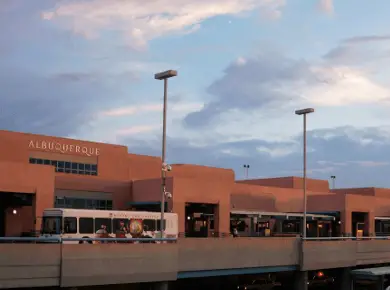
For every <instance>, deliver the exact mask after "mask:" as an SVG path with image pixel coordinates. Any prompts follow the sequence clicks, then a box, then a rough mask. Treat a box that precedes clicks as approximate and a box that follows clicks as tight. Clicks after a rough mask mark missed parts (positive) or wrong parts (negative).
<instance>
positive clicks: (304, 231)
mask: <svg viewBox="0 0 390 290" xmlns="http://www.w3.org/2000/svg"><path fill="white" fill-rule="evenodd" d="M310 113H314V109H313V108H306V109H301V110H296V111H295V114H296V115H299V116H302V115H303V225H302V237H303V238H304V239H305V238H306V224H307V216H306V215H307V195H306V115H307V114H310Z"/></svg>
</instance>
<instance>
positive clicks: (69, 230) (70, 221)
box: [64, 217, 77, 234]
mask: <svg viewBox="0 0 390 290" xmlns="http://www.w3.org/2000/svg"><path fill="white" fill-rule="evenodd" d="M64 232H65V233H66V234H77V218H75V217H66V218H64Z"/></svg>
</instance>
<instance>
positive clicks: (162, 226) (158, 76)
mask: <svg viewBox="0 0 390 290" xmlns="http://www.w3.org/2000/svg"><path fill="white" fill-rule="evenodd" d="M175 76H177V71H175V70H167V71H164V72H160V73H156V74H155V75H154V78H155V79H156V80H164V107H163V135H162V150H161V162H162V164H161V221H160V231H161V238H163V237H164V231H165V224H164V212H165V195H166V194H167V191H166V175H167V171H170V170H171V167H170V166H169V165H167V164H166V163H165V155H166V143H167V97H168V79H169V78H172V77H175Z"/></svg>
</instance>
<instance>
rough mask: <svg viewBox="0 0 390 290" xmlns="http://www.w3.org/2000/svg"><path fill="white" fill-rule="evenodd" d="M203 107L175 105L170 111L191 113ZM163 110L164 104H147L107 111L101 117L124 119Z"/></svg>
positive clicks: (191, 104) (186, 104)
mask: <svg viewBox="0 0 390 290" xmlns="http://www.w3.org/2000/svg"><path fill="white" fill-rule="evenodd" d="M202 106H203V104H199V103H174V104H173V105H172V106H169V108H168V110H170V111H174V112H181V113H189V112H191V111H195V110H198V109H200V108H201V107H202ZM162 110H163V105H162V104H147V105H138V106H130V107H122V108H116V109H112V110H107V111H103V112H102V113H101V115H103V116H110V117H122V116H129V115H134V114H138V113H147V112H162Z"/></svg>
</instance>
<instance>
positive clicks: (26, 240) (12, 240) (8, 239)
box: [0, 237, 177, 244]
mask: <svg viewBox="0 0 390 290" xmlns="http://www.w3.org/2000/svg"><path fill="white" fill-rule="evenodd" d="M176 241H177V239H176V238H61V237H0V243H43V244H44V243H59V244H62V243H64V242H79V243H90V244H92V243H93V242H102V243H145V244H155V243H167V242H168V243H175V242H176Z"/></svg>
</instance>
